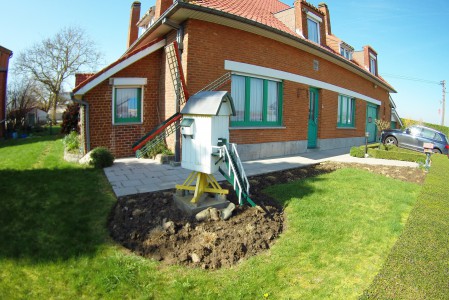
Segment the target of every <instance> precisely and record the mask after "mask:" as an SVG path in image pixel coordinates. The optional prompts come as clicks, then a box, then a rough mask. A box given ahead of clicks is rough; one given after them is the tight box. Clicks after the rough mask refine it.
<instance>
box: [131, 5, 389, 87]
mask: <svg viewBox="0 0 449 300" xmlns="http://www.w3.org/2000/svg"><path fill="white" fill-rule="evenodd" d="M181 9H187V10H193V11H198V12H203V13H207V14H211V15H216V16H219V17H224V18H228V19H231V20H235V21H237V22H241V23H246V24H249V25H251V26H254V27H258V28H260V29H263V30H267V31H270V32H272V33H275V34H277V35H279V36H281V37H285V38H288V39H289V40H292V41H294V42H297V43H298V44H301V45H304V46H306V47H309V48H311V49H313V50H315V51H319V52H321V53H322V54H324V55H327V56H329V57H331V58H333V59H337V60H338V61H339V62H341V63H343V64H345V65H347V66H348V67H349V68H351V69H353V70H356V71H358V72H362V74H364V75H365V76H367V77H368V79H370V80H371V81H374V82H375V83H376V84H377V85H380V86H382V87H384V88H385V89H386V90H388V91H389V92H391V93H396V92H397V91H396V90H395V89H394V88H393V87H392V86H391V85H390V84H388V83H387V82H386V81H383V80H381V79H380V78H378V77H376V76H374V75H372V74H371V73H370V72H368V71H366V70H364V69H363V68H361V67H360V66H358V65H355V64H354V63H353V62H351V61H348V60H347V59H346V58H344V57H342V56H340V55H339V54H338V55H337V54H335V53H333V52H331V51H329V50H325V49H324V47H323V46H318V45H315V44H313V43H311V42H309V41H307V40H305V39H302V38H300V37H297V36H294V35H292V34H289V33H288V32H285V31H282V30H279V29H276V28H273V27H270V26H268V25H265V24H262V23H259V22H256V21H253V20H250V19H247V18H244V17H241V16H237V15H234V14H231V13H227V12H223V11H220V10H215V9H212V8H208V7H204V6H200V5H195V4H191V3H187V2H181V1H176V2H174V3H173V4H172V5H171V6H170V7H169V8H168V9H167V10H166V11H165V12H164V13H163V14H162V15H161V16H160V17H159V19H157V20H156V22H155V23H154V24H153V25H152V26H151V27H149V28H148V29H147V30H146V31H145V32H144V33H143V34H142V35H141V36H140V37H139V38H138V39H137V40H136V41H135V42H134V43H133V44H132V45H131V46H130V47H129V48H128V49H127V50H126V52H125V54H124V55H126V54H127V53H128V52H130V51H132V50H133V48H134V47H135V46H136V45H138V43H139V42H140V41H141V40H143V39H144V38H146V37H147V36H149V35H150V34H151V33H153V32H154V31H155V30H156V29H158V28H159V27H160V26H162V25H164V24H163V20H164V19H165V18H169V17H171V16H173V15H174V14H175V13H176V12H178V11H179V10H181ZM369 47H371V46H369ZM371 48H372V47H371Z"/></svg>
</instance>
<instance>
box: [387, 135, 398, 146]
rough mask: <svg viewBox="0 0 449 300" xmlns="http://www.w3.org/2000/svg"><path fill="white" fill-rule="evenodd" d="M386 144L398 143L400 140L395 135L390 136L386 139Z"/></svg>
mask: <svg viewBox="0 0 449 300" xmlns="http://www.w3.org/2000/svg"><path fill="white" fill-rule="evenodd" d="M384 143H385V145H395V146H397V145H398V140H397V139H396V138H395V137H394V136H389V137H387V138H386V139H385V142H384Z"/></svg>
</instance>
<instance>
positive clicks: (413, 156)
mask: <svg viewBox="0 0 449 300" xmlns="http://www.w3.org/2000/svg"><path fill="white" fill-rule="evenodd" d="M396 148H397V147H396ZM391 149H393V150H389V151H385V150H379V149H368V154H369V155H370V156H372V157H374V158H381V159H391V160H401V161H411V162H417V163H425V161H426V156H425V155H424V154H423V153H418V152H416V153H409V152H402V151H398V150H396V149H394V148H391Z"/></svg>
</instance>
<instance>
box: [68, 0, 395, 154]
mask: <svg viewBox="0 0 449 300" xmlns="http://www.w3.org/2000/svg"><path fill="white" fill-rule="evenodd" d="M139 17H140V3H139V2H134V3H133V4H132V7H131V19H130V28H129V39H128V49H127V50H126V52H125V53H124V55H123V56H122V57H121V58H120V59H119V60H118V61H116V62H114V63H113V64H111V65H110V66H108V67H106V68H105V69H103V70H102V71H100V72H98V73H97V74H94V75H92V74H78V76H77V79H76V84H75V85H76V87H75V89H74V91H73V92H74V93H73V96H74V99H77V101H78V102H82V103H83V110H82V111H83V112H82V119H83V120H84V123H83V124H84V126H83V128H82V132H84V133H85V134H84V136H85V142H86V148H88V149H90V148H94V147H98V146H105V147H107V148H109V149H110V150H111V151H112V152H113V153H114V155H115V156H116V157H126V156H132V155H134V153H133V151H132V149H131V146H132V144H133V143H134V142H135V141H136V140H138V139H139V138H141V137H142V136H143V135H145V134H146V133H147V132H148V131H150V130H151V129H153V128H154V127H155V126H157V125H158V124H160V123H161V122H162V121H164V120H166V119H167V118H169V117H170V116H172V115H173V114H174V113H175V112H176V111H177V109H179V107H178V108H177V106H176V103H175V102H176V101H175V99H176V97H175V93H174V89H173V85H172V79H171V77H170V67H169V64H168V63H167V54H166V53H165V51H164V46H166V45H168V44H170V43H172V42H173V41H175V40H176V41H177V42H178V44H179V48H180V58H181V61H182V67H183V70H184V77H185V82H186V87H187V90H188V92H189V93H190V94H191V95H193V94H194V93H196V92H198V91H199V90H201V89H202V88H203V87H204V86H206V85H207V84H209V83H210V82H212V81H214V80H215V79H217V78H220V77H221V76H223V75H225V74H226V73H230V74H231V75H230V77H229V78H230V79H229V81H228V82H226V83H225V84H224V85H223V86H222V87H221V88H220V89H222V90H227V91H229V92H231V95H232V98H233V100H234V104H235V109H236V116H233V117H232V118H231V127H230V141H231V142H234V143H237V144H238V147H239V153H240V156H241V157H242V159H244V160H248V159H257V158H264V157H270V156H280V155H293V154H298V153H303V152H306V151H309V149H315V148H318V149H321V150H325V149H334V148H341V147H349V146H353V145H359V144H362V143H364V141H365V132H366V131H368V132H370V133H371V134H370V139H372V140H373V141H374V140H375V139H376V127H375V125H374V120H375V119H377V118H380V119H384V120H388V121H389V120H391V113H392V109H391V106H390V93H394V92H396V91H395V90H394V89H393V87H391V86H390V85H389V84H388V83H387V82H386V81H385V80H384V79H383V78H381V77H380V76H379V75H378V70H379V64H378V59H377V52H376V51H375V50H374V49H373V48H372V47H370V46H365V47H364V48H363V50H362V51H354V48H353V47H351V46H350V45H349V44H348V43H346V42H343V41H342V40H341V39H339V38H338V37H336V36H335V35H333V33H332V30H331V22H330V13H329V9H328V7H327V5H326V4H320V5H319V6H318V7H315V6H313V5H311V4H309V3H307V2H305V1H299V0H297V1H295V2H294V5H293V7H290V6H288V5H286V4H284V3H282V2H280V1H277V0H228V1H221V0H195V1H193V0H192V1H173V0H157V1H156V6H155V7H152V8H151V9H150V10H149V11H148V12H147V13H146V14H145V15H144V16H143V18H142V19H140V20H139ZM137 24H138V25H137ZM138 26H140V27H141V28H143V33H142V34H141V35H140V36H138V31H139V28H138ZM122 99H127V100H126V101H125V100H123V101H122ZM168 143H169V145H170V146H171V147H173V139H172V138H170V139H169V140H168Z"/></svg>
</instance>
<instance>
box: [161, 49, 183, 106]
mask: <svg viewBox="0 0 449 300" xmlns="http://www.w3.org/2000/svg"><path fill="white" fill-rule="evenodd" d="M165 53H166V55H167V62H168V69H169V71H170V75H171V79H172V82H173V87H174V89H175V94H176V98H177V99H179V105H183V104H185V103H186V102H187V100H189V93H188V92H187V89H186V83H185V79H184V72H183V71H182V65H181V58H180V56H179V47H178V43H177V42H176V41H174V42H173V43H171V44H169V45H167V46H166V47H165Z"/></svg>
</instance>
